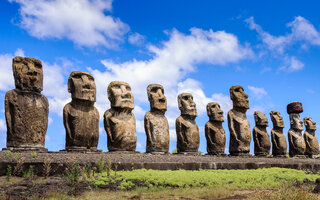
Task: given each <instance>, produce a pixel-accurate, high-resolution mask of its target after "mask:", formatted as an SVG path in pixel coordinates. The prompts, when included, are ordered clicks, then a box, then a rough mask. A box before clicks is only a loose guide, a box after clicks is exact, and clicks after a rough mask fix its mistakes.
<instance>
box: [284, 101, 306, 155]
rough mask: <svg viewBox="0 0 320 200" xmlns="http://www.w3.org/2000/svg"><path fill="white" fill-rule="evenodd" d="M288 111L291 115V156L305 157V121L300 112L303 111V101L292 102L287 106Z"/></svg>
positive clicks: (289, 133)
mask: <svg viewBox="0 0 320 200" xmlns="http://www.w3.org/2000/svg"><path fill="white" fill-rule="evenodd" d="M287 112H288V114H289V117H290V129H289V131H288V141H289V155H290V156H291V157H293V156H298V157H304V153H305V151H306V143H305V141H304V138H303V136H302V131H303V121H302V120H301V118H300V115H299V113H302V112H303V108H302V103H300V102H292V103H290V104H288V106H287Z"/></svg>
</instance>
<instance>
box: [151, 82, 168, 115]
mask: <svg viewBox="0 0 320 200" xmlns="http://www.w3.org/2000/svg"><path fill="white" fill-rule="evenodd" d="M147 93H148V99H149V102H150V108H151V110H159V111H163V112H165V111H167V98H166V97H165V96H164V89H163V87H162V85H159V84H150V85H148V87H147Z"/></svg>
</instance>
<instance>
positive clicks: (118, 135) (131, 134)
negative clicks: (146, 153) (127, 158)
mask: <svg viewBox="0 0 320 200" xmlns="http://www.w3.org/2000/svg"><path fill="white" fill-rule="evenodd" d="M108 99H109V101H110V104H111V108H110V109H109V110H107V111H106V112H105V113H104V128H105V130H106V132H107V138H108V149H109V151H110V152H111V151H128V152H134V151H135V150H136V144H137V134H136V119H135V117H134V115H133V113H132V110H133V108H134V104H133V94H132V92H131V87H130V86H129V84H128V83H125V82H121V81H113V82H111V83H110V84H109V86H108Z"/></svg>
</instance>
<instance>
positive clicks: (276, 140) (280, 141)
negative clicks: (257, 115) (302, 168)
mask: <svg viewBox="0 0 320 200" xmlns="http://www.w3.org/2000/svg"><path fill="white" fill-rule="evenodd" d="M270 118H271V121H272V123H273V129H272V130H271V141H272V155H273V156H285V155H286V153H287V140H286V136H285V135H284V133H283V128H284V123H283V118H282V116H281V115H280V112H279V111H271V112H270Z"/></svg>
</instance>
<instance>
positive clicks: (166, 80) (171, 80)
mask: <svg viewBox="0 0 320 200" xmlns="http://www.w3.org/2000/svg"><path fill="white" fill-rule="evenodd" d="M190 31H191V34H190V35H185V34H183V33H180V32H179V31H177V30H173V31H171V32H170V33H169V36H170V39H169V40H168V41H164V42H162V43H161V45H160V46H155V45H149V46H148V47H147V49H148V50H149V52H150V53H151V54H153V56H152V58H151V59H149V60H142V61H137V60H135V59H134V60H132V61H128V62H123V63H114V62H113V61H112V60H103V61H102V64H104V65H105V66H106V71H99V70H97V69H89V71H91V73H92V74H93V75H94V77H95V80H96V85H97V95H98V98H97V106H98V107H99V109H102V110H106V108H107V103H106V102H107V85H108V84H109V82H110V81H113V80H122V81H126V82H128V83H129V84H130V85H131V87H132V91H133V94H134V97H135V104H136V105H140V104H141V103H144V104H145V103H147V102H148V101H147V95H146V87H147V85H148V84H150V83H159V84H162V85H163V86H164V89H165V94H166V96H167V99H168V106H169V107H174V108H176V107H177V94H178V92H181V91H182V88H184V87H183V84H189V83H190V82H192V81H193V82H197V81H196V80H191V79H189V80H184V79H185V77H186V75H187V74H188V73H190V72H193V71H194V70H195V66H196V65H197V64H200V63H208V64H212V65H224V64H227V63H235V62H238V61H240V60H242V59H245V58H248V57H249V56H251V55H252V51H251V49H250V48H249V47H246V46H242V45H241V44H239V42H238V39H237V37H236V36H235V35H233V34H229V33H226V32H224V31H217V32H214V31H212V30H209V31H205V30H202V29H198V28H192V29H190ZM189 85H190V84H189ZM179 87H180V91H178V90H179ZM192 92H194V93H195V94H194V95H196V96H199V97H203V96H205V95H204V93H203V92H202V90H201V88H200V86H199V85H197V84H196V85H195V86H193V88H192ZM196 98H197V97H196ZM199 99H200V98H199ZM199 102H200V103H201V104H204V103H203V102H207V100H206V99H205V101H203V102H202V99H201V100H200V101H199ZM199 102H196V103H197V104H199ZM168 110H169V109H168Z"/></svg>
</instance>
